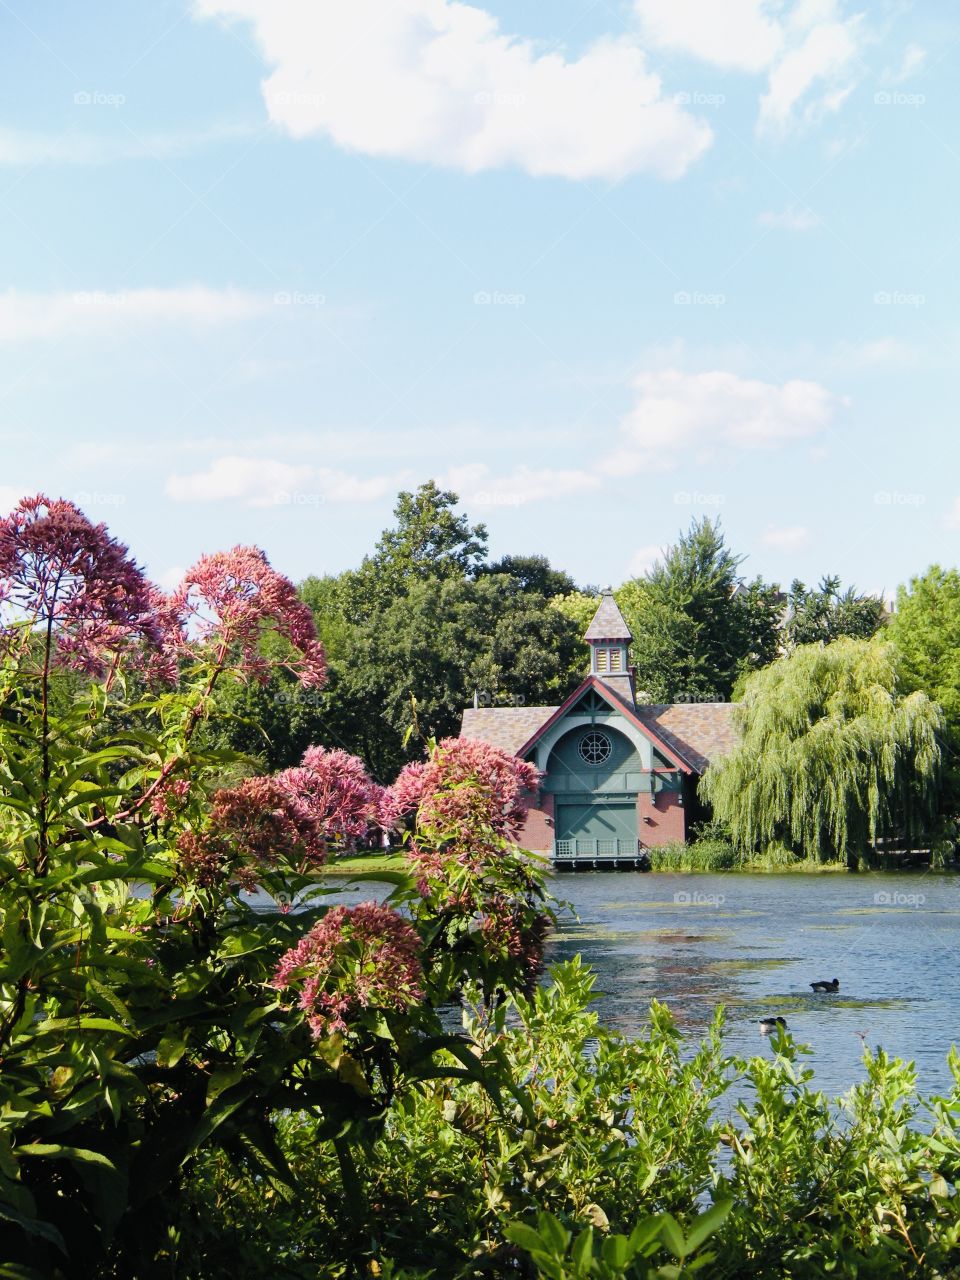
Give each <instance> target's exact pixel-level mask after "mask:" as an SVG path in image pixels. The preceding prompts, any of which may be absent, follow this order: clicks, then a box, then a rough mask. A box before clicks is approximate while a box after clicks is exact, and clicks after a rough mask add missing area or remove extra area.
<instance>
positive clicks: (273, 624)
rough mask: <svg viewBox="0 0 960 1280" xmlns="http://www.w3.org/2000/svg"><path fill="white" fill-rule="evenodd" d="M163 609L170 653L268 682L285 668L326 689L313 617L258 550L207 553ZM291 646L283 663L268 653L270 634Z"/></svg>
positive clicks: (294, 591)
mask: <svg viewBox="0 0 960 1280" xmlns="http://www.w3.org/2000/svg"><path fill="white" fill-rule="evenodd" d="M158 606H159V607H162V608H163V609H164V612H165V614H166V617H167V620H168V625H167V650H168V652H169V653H172V654H175V655H176V656H178V657H179V656H181V655H185V656H188V657H189V656H193V657H198V656H200V657H209V656H211V654H212V656H213V657H214V659H215V661H216V662H217V663H218V664H219V665H229V666H233V667H234V668H235V669H236V670H238V671H239V672H240V673H241V674H242V675H244V676H245V677H249V678H253V679H255V680H260V681H266V680H267V679H268V677H269V675H270V672H271V670H272V669H273V668H274V667H275V666H277V665H281V666H285V667H286V668H287V669H288V670H289V671H291V672H293V674H294V675H296V676H297V678H298V679H299V680H300V682H301V684H304V685H307V686H311V687H315V688H316V687H319V686H321V685H322V684H323V683H324V680H325V678H326V662H325V660H324V656H323V648H322V646H321V644H320V642H319V641H318V640H317V638H316V627H315V626H314V621H313V614H312V613H311V612H310V608H309V606H308V605H306V604H305V603H304V602H303V601H302V600H301V599H300V598H299V596H298V595H297V591H296V588H295V587H294V585H293V583H292V582H291V581H290V580H289V578H285V577H284V576H283V574H280V573H277V571H276V570H275V569H273V568H272V567H271V565H270V562H269V561H268V560H267V557H266V556H265V555H264V553H263V552H262V551H261V550H260V549H259V548H258V547H234V548H233V550H232V551H218V552H216V553H215V554H214V555H209V556H201V558H200V559H199V560H198V561H197V563H196V564H195V565H194V566H193V568H192V569H190V570H189V571H188V572H187V574H186V576H185V577H184V580H183V582H182V583H181V585H180V586H179V587H178V588H177V589H176V591H174V592H173V594H172V595H171V596H169V597H167V598H166V600H165V601H163V602H159V601H158ZM267 630H272V631H273V632H275V633H276V634H277V635H278V636H280V637H281V638H282V639H283V640H285V641H286V643H287V646H288V650H289V651H288V653H287V654H285V655H284V656H283V657H282V658H280V659H279V660H272V659H271V658H268V657H267V656H265V654H264V652H263V648H262V641H263V636H264V632H265V631H267Z"/></svg>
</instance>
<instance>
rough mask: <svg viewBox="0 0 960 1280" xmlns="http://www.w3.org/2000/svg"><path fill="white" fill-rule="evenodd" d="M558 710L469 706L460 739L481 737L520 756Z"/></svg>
mask: <svg viewBox="0 0 960 1280" xmlns="http://www.w3.org/2000/svg"><path fill="white" fill-rule="evenodd" d="M556 710H557V708H556V707H467V709H466V711H464V713H463V721H462V724H461V727H460V737H461V738H479V739H480V741H481V742H489V743H490V745H491V746H492V747H499V748H500V750H501V751H509V752H510V754H511V755H516V754H517V752H518V751H519V750H520V748H521V747H522V746H523V744H524V743H525V742H528V741H529V740H530V739H531V738H532V737H533V735H534V734H535V733H536V732H537V730H538V729H539V728H540V727H541V726H542V725H545V724H546V723H547V721H548V720H549V719H550V717H551V716H552V715H553V713H554V712H555V711H556Z"/></svg>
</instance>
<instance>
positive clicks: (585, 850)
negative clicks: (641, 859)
mask: <svg viewBox="0 0 960 1280" xmlns="http://www.w3.org/2000/svg"><path fill="white" fill-rule="evenodd" d="M641 853H643V845H642V844H641V843H640V841H639V840H626V839H624V840H621V839H620V838H619V837H616V836H614V837H611V838H609V839H590V840H588V839H584V838H582V837H578V838H577V839H574V840H555V841H554V842H553V856H554V859H555V860H556V861H557V862H562V861H563V860H564V859H565V858H635V857H637V855H638V854H641Z"/></svg>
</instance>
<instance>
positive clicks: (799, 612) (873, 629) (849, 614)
mask: <svg viewBox="0 0 960 1280" xmlns="http://www.w3.org/2000/svg"><path fill="white" fill-rule="evenodd" d="M885 618H886V608H885V606H884V603H883V601H882V600H881V599H880V597H879V596H871V595H861V594H860V593H859V592H858V591H857V589H856V587H848V588H847V589H846V591H841V590H840V579H839V578H837V577H834V576H831V575H830V574H826V575H825V576H824V577H823V578H821V579H820V586H819V587H818V588H817V589H816V590H813V589H809V588H807V587H805V586H804V584H803V583H802V582H800V581H794V582H793V583H792V584H791V586H790V594H789V596H788V612H787V620H786V623H785V625H784V639H785V641H786V643H787V644H788V645H797V644H815V643H817V641H823V643H824V644H830V642H831V641H832V640H839V639H840V637H841V636H853V637H855V638H857V639H860V640H869V639H870V637H871V636H873V635H876V633H877V632H878V631H879V630H880V628H881V627H882V626H883V623H884V620H885Z"/></svg>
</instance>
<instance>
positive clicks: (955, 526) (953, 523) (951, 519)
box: [943, 498, 960, 533]
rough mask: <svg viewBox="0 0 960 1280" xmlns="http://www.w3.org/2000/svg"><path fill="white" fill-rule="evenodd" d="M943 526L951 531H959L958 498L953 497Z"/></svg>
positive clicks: (959, 512) (959, 513) (959, 499)
mask: <svg viewBox="0 0 960 1280" xmlns="http://www.w3.org/2000/svg"><path fill="white" fill-rule="evenodd" d="M943 527H944V528H945V529H949V530H950V531H951V532H952V533H960V498H954V500H953V506H952V507H951V508H950V510H949V511H948V512H947V515H946V518H945V520H944V522H943Z"/></svg>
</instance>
